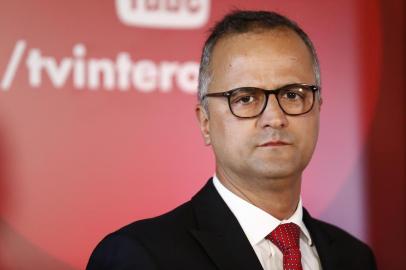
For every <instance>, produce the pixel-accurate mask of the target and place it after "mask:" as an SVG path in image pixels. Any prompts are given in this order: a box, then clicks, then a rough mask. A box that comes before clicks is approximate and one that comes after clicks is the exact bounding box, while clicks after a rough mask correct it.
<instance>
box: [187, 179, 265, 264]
mask: <svg viewBox="0 0 406 270" xmlns="http://www.w3.org/2000/svg"><path fill="white" fill-rule="evenodd" d="M192 204H193V208H194V211H195V215H196V219H197V224H198V227H197V228H196V229H192V230H191V233H192V235H193V236H194V237H195V238H196V240H197V241H198V242H199V243H200V244H201V245H202V247H203V249H204V250H205V251H206V252H207V254H208V256H209V257H210V258H211V259H212V261H213V262H214V263H215V265H216V266H217V267H218V269H221V270H235V269H250V270H262V266H261V264H260V262H259V260H258V258H257V256H256V254H255V252H254V250H253V249H252V247H251V245H250V243H249V241H248V239H247V237H246V236H245V234H244V232H243V230H242V228H241V226H240V224H239V223H238V221H237V219H236V218H235V216H234V215H233V213H232V212H231V211H230V209H229V208H228V206H227V205H226V203H225V202H224V201H223V199H222V198H221V197H220V195H219V194H218V192H217V191H216V190H215V187H214V185H213V183H212V181H211V180H210V181H209V182H208V183H207V184H206V186H205V187H203V189H202V190H201V191H200V192H199V193H198V194H196V196H195V197H193V199H192Z"/></svg>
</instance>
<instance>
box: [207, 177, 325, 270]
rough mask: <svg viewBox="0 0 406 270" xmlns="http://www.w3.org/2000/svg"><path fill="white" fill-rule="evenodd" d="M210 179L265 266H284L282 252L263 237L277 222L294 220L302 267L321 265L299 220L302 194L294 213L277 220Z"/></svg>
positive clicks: (277, 269) (273, 269) (269, 269)
mask: <svg viewBox="0 0 406 270" xmlns="http://www.w3.org/2000/svg"><path fill="white" fill-rule="evenodd" d="M213 183H214V186H215V188H216V189H217V191H218V193H219V194H220V196H221V197H222V198H223V200H224V201H225V202H226V204H227V206H228V207H229V208H230V210H231V212H233V214H234V216H235V217H236V218H237V220H238V222H239V223H240V225H241V227H242V229H243V231H244V233H245V235H246V236H247V238H248V241H249V242H250V244H251V246H252V248H253V249H254V251H255V253H256V254H257V257H258V259H259V261H260V262H261V265H262V267H263V268H264V270H283V255H282V252H281V251H280V250H279V249H278V247H277V246H275V245H274V244H273V243H272V242H271V241H269V240H267V239H265V237H266V236H267V235H268V234H269V233H270V232H272V231H273V230H274V229H275V228H276V227H277V226H278V225H279V224H282V223H289V222H293V223H295V224H296V225H298V226H299V227H300V231H301V233H300V252H301V254H302V266H303V270H320V269H321V265H320V259H319V256H318V254H317V251H316V248H315V246H314V245H313V244H312V239H311V237H310V234H309V231H308V230H307V228H306V226H305V225H304V223H303V220H302V216H303V209H302V198H300V200H299V203H298V205H297V208H296V211H295V213H294V214H293V215H292V216H291V217H290V218H289V219H287V220H278V219H277V218H275V217H273V216H271V215H270V214H268V213H267V212H265V211H264V210H262V209H260V208H258V207H256V206H255V205H253V204H251V203H249V202H247V201H245V200H243V199H242V198H240V197H239V196H237V195H235V194H234V193H233V192H231V191H230V190H228V189H227V188H226V187H225V186H224V185H223V184H222V183H221V182H220V181H219V180H218V178H217V177H216V176H214V177H213Z"/></svg>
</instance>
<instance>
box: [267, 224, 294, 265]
mask: <svg viewBox="0 0 406 270" xmlns="http://www.w3.org/2000/svg"><path fill="white" fill-rule="evenodd" d="M266 239H268V240H270V241H271V242H272V243H273V244H274V245H275V246H277V247H278V248H279V250H280V251H281V252H282V254H283V267H284V269H297V270H301V269H302V265H301V254H300V244H299V240H300V228H299V226H298V225H296V224H294V223H285V224H280V225H279V226H278V227H276V229H275V230H273V231H272V232H271V233H270V234H268V236H267V237H266Z"/></svg>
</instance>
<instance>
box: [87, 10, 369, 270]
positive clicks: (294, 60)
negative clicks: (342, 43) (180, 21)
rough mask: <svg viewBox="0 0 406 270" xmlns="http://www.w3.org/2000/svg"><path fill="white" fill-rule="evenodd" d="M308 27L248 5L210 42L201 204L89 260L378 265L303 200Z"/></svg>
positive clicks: (202, 95)
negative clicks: (207, 161) (210, 165)
mask: <svg viewBox="0 0 406 270" xmlns="http://www.w3.org/2000/svg"><path fill="white" fill-rule="evenodd" d="M319 85H320V76H319V66H318V61H317V56H316V53H315V50H314V48H313V45H312V43H311V41H310V40H309V38H308V37H307V35H306V34H305V33H304V32H303V31H302V30H301V29H300V28H299V27H298V26H297V25H296V24H295V23H293V22H292V21H290V20H289V19H287V18H285V17H283V16H281V15H279V14H276V13H272V12H252V11H237V12H234V13H231V14H229V15H227V16H226V17H225V18H224V19H223V20H222V21H220V22H219V23H217V25H216V26H215V27H214V29H213V30H212V33H211V35H210V36H209V38H208V39H207V41H206V43H205V47H204V49H203V55H202V59H201V67H200V73H199V104H198V106H197V108H196V113H197V118H198V120H199V123H200V129H201V133H202V135H203V138H204V141H205V143H206V144H207V145H211V146H212V148H213V152H214V155H215V159H216V173H215V176H214V177H213V178H212V179H210V180H209V181H208V183H207V184H206V186H205V187H203V189H202V190H201V191H199V192H198V193H197V194H196V195H195V196H194V197H193V198H192V200H191V201H189V202H187V203H185V204H183V205H182V206H180V207H178V208H176V209H175V210H173V211H171V212H169V213H167V214H164V215H162V216H160V217H156V218H152V219H148V220H142V221H138V222H135V223H133V224H130V225H128V226H126V227H124V228H122V229H120V230H118V231H117V232H114V233H112V234H110V235H109V236H107V237H106V238H105V239H104V240H103V241H102V242H101V243H100V244H99V245H98V246H97V247H96V249H95V251H94V252H93V254H92V256H91V258H90V260H89V264H88V267H87V269H88V270H91V269H146V270H147V269H148V270H149V269H151V270H152V269H157V270H158V269H171V270H174V269H185V270H186V269H187V270H191V269H193V270H199V269H201V270H203V269H205V270H206V269H219V270H227V269H228V270H236V269H249V270H255V269H258V270H259V269H265V270H269V269H284V270H286V269H305V270H310V269H311V270H317V269H325V270H327V269H346V270H349V269H354V270H355V269H357V270H361V269H376V266H375V262H374V257H373V255H372V252H371V251H370V249H369V248H368V247H367V246H366V245H365V244H363V243H362V242H360V241H358V240H357V239H355V238H353V237H352V236H350V235H349V234H348V233H346V232H344V231H342V230H340V229H338V228H336V227H334V226H332V225H329V224H327V223H324V222H321V221H318V220H316V219H313V218H312V217H310V215H309V214H308V213H307V211H306V210H305V209H303V208H302V201H301V198H300V189H301V181H302V172H303V170H304V169H305V167H306V166H307V164H308V162H309V161H310V159H311V156H312V153H313V150H314V148H315V145H316V141H317V135H318V129H319V113H320V106H321V103H322V99H321V93H320V86H319Z"/></svg>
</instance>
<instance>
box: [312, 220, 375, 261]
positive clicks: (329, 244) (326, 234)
mask: <svg viewBox="0 0 406 270" xmlns="http://www.w3.org/2000/svg"><path fill="white" fill-rule="evenodd" d="M311 230H312V237H313V238H314V241H315V243H316V248H317V251H318V252H319V253H320V254H319V255H320V257H322V256H331V255H332V254H335V256H336V257H337V258H340V261H341V262H342V263H345V264H346V265H347V266H349V265H356V266H357V269H376V263H375V257H374V254H373V252H372V250H371V248H370V247H369V246H368V245H366V244H365V243H364V242H362V241H360V240H359V239H357V238H356V237H354V236H353V235H351V234H350V233H348V232H346V231H345V230H343V229H341V228H339V227H337V226H335V225H332V224H329V223H327V222H324V221H321V220H318V219H314V218H312V220H311ZM320 244H321V247H320ZM318 245H319V247H318ZM326 251H328V254H327V252H326ZM351 269H352V268H351Z"/></svg>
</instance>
